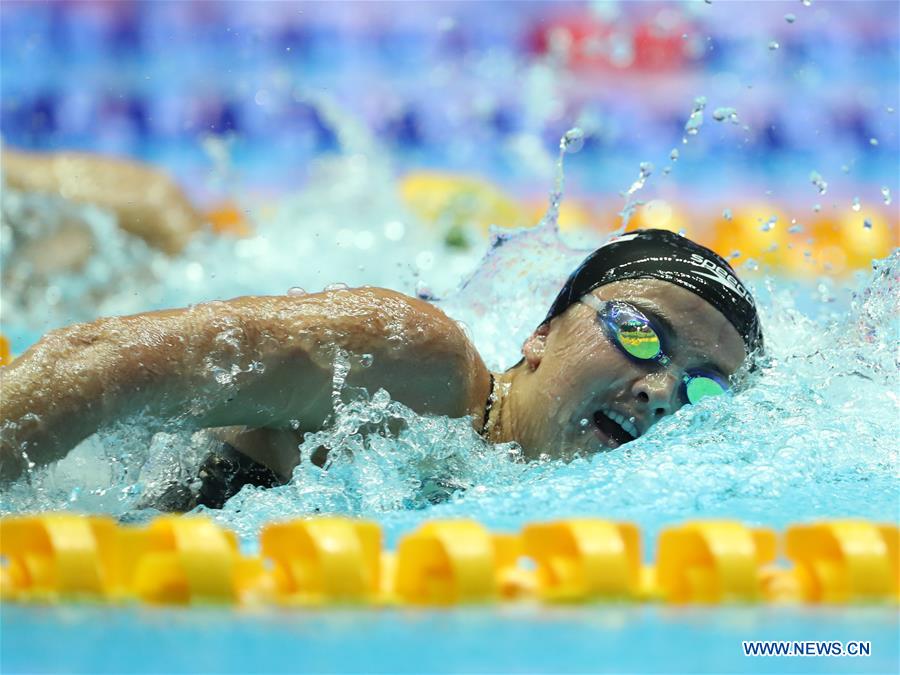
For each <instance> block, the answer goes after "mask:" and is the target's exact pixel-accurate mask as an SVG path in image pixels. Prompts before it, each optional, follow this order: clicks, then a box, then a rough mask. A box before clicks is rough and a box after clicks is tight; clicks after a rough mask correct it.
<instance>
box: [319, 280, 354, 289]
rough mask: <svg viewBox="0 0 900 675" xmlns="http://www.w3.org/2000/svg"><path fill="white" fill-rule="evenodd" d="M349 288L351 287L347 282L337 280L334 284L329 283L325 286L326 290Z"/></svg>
mask: <svg viewBox="0 0 900 675" xmlns="http://www.w3.org/2000/svg"><path fill="white" fill-rule="evenodd" d="M348 288H350V287H349V286H348V285H347V284H345V283H344V282H343V281H337V282H335V283H333V284H328V285H327V286H326V287H325V290H326V291H346V290H347V289H348Z"/></svg>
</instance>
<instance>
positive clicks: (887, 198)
mask: <svg viewBox="0 0 900 675" xmlns="http://www.w3.org/2000/svg"><path fill="white" fill-rule="evenodd" d="M881 196H882V198H883V199H884V203H885V204H890V203H891V201H892V200H891V189H890V188H889V187H887V186H885V187H883V188H881Z"/></svg>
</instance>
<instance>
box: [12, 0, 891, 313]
mask: <svg viewBox="0 0 900 675" xmlns="http://www.w3.org/2000/svg"><path fill="white" fill-rule="evenodd" d="M0 19H2V28H0V38H2V46H0V57H2V64H0V78H2V104H0V132H2V138H3V143H4V145H5V147H12V148H18V149H25V150H34V151H57V150H82V151H89V152H96V153H104V154H110V155H116V156H123V157H128V158H133V159H138V160H142V161H145V162H149V163H151V164H153V165H155V166H157V167H160V168H162V169H164V170H165V171H166V172H168V173H169V174H171V175H172V176H173V177H174V178H175V179H176V180H177V181H178V183H179V185H180V186H181V187H182V188H183V189H184V190H185V191H186V193H187V195H188V196H189V198H190V200H191V201H192V202H193V203H194V204H195V205H197V208H198V209H200V211H201V213H202V214H203V218H204V220H205V222H206V227H207V233H206V234H204V237H206V240H205V241H206V242H207V243H206V244H205V245H204V246H199V245H195V246H194V247H193V248H190V247H189V248H188V249H187V251H186V252H184V253H182V254H181V260H182V261H183V262H184V264H183V265H180V266H176V267H177V269H176V268H175V267H172V266H171V265H172V264H173V263H172V262H171V260H170V259H165V260H157V261H156V262H155V263H154V264H155V267H153V269H150V268H149V267H148V268H147V269H146V270H145V272H146V274H144V275H143V276H142V277H141V281H140V289H139V290H140V292H141V293H140V294H141V300H140V302H131V303H129V302H126V301H123V300H122V297H121V296H122V294H123V289H122V288H121V287H119V288H116V289H115V290H114V291H111V290H109V288H108V286H109V283H110V279H113V278H118V276H119V273H118V272H117V271H116V269H118V270H119V272H120V271H121V269H127V270H130V272H131V273H132V276H134V275H135V274H137V271H138V268H139V267H141V265H137V264H136V263H135V261H136V260H147V259H149V258H148V257H147V255H144V254H143V253H140V252H137V253H135V252H132V253H131V254H128V255H126V254H125V253H123V251H124V250H125V248H127V246H129V245H130V244H128V243H127V242H125V243H120V244H116V245H112V244H110V243H109V242H110V241H111V238H114V237H115V236H118V235H113V234H111V233H110V232H108V231H106V230H104V231H103V232H100V230H102V227H100V225H98V223H99V221H98V220H97V219H96V218H94V217H93V216H91V217H87V220H88V221H91V222H92V227H93V230H94V236H95V239H96V238H99V239H104V240H105V242H106V243H99V242H95V245H94V250H95V256H100V257H101V258H103V259H104V261H105V262H104V263H102V264H101V263H97V262H94V263H93V264H94V266H95V268H94V269H93V270H91V269H87V270H84V269H83V270H81V272H80V273H79V275H77V277H78V279H79V281H78V282H77V283H76V282H75V281H74V280H73V279H72V278H70V279H68V280H62V279H61V278H58V277H57V278H53V277H52V275H50V276H48V277H47V278H46V279H44V280H43V281H41V282H40V283H38V279H37V277H36V276H35V271H34V269H30V270H27V271H22V270H15V269H13V268H15V266H16V259H14V256H13V255H12V254H11V251H13V249H16V250H21V241H20V240H21V237H22V235H21V234H19V235H18V236H19V239H15V237H14V236H13V235H10V234H8V233H7V235H5V237H4V240H3V242H4V251H5V252H4V264H5V267H6V271H5V277H4V281H5V285H6V286H7V292H6V294H5V296H6V297H5V298H4V304H5V306H6V307H7V317H6V320H7V323H9V319H10V311H9V307H10V305H11V304H12V305H13V309H14V313H15V315H16V317H18V318H22V317H25V318H26V319H28V322H29V323H31V324H32V325H35V324H40V325H41V326H43V327H47V326H48V325H50V324H52V323H59V322H60V321H63V320H67V319H69V320H70V319H77V318H84V316H86V315H89V314H91V313H94V314H96V313H97V312H98V311H107V312H111V311H129V310H135V311H136V310H137V309H143V308H146V306H150V305H160V304H167V303H168V304H181V301H184V300H189V301H193V300H195V299H203V298H205V297H213V296H221V295H223V294H228V293H231V292H271V291H273V290H277V292H284V290H285V287H284V284H285V283H288V282H289V279H288V277H289V276H290V274H292V273H293V274H297V275H298V280H297V281H296V283H297V284H300V285H303V286H304V287H307V286H310V285H311V286H315V285H316V284H319V283H320V282H321V283H322V284H324V283H330V282H333V281H345V282H349V283H362V282H366V283H381V284H384V285H393V286H398V287H401V289H402V290H409V289H411V288H414V287H415V285H416V284H420V283H426V282H427V284H429V285H431V286H437V287H441V286H443V287H452V286H453V284H454V283H457V282H458V280H459V279H460V278H461V277H462V276H463V275H464V274H465V273H466V272H467V271H468V270H471V269H472V268H473V265H475V264H476V262H477V260H478V258H479V257H480V255H481V253H483V250H484V243H486V241H487V237H486V231H487V228H488V226H489V225H491V224H494V225H497V226H499V227H519V226H527V225H533V224H535V223H537V222H538V221H539V220H540V217H541V215H542V214H543V213H544V211H545V210H546V205H547V195H548V193H549V191H550V190H551V188H552V187H553V183H554V177H555V171H556V155H557V148H558V144H559V139H560V137H561V136H562V134H564V133H565V132H566V131H567V130H568V129H570V128H572V127H579V128H580V129H581V130H582V131H583V133H584V139H583V147H582V148H581V150H580V152H578V154H574V155H572V156H571V157H569V158H567V164H566V186H567V187H566V199H565V201H564V204H563V210H562V214H561V217H560V226H561V229H562V230H563V232H564V233H568V234H571V235H573V236H574V237H575V238H576V239H578V238H579V237H581V238H580V239H579V240H580V241H586V240H588V241H590V240H592V238H593V239H596V240H600V239H601V238H602V236H603V235H605V234H606V233H608V232H611V231H613V230H615V229H616V228H619V227H622V226H623V225H624V226H627V227H629V228H630V227H639V226H655V227H665V228H669V229H673V230H683V231H685V232H686V233H687V234H689V235H691V236H693V237H696V238H697V239H699V240H700V241H701V242H703V243H706V244H707V245H710V246H712V247H714V248H715V249H716V250H717V251H718V252H720V253H721V254H722V255H725V256H731V257H732V258H733V262H734V264H735V265H736V266H742V267H743V270H744V273H747V274H749V273H752V272H754V271H755V270H757V269H758V268H760V267H762V269H763V270H767V271H771V272H774V273H776V274H778V275H781V276H794V277H803V278H807V279H814V278H816V277H818V276H820V275H827V276H828V277H829V278H832V279H840V278H843V277H846V276H847V275H848V274H850V273H851V272H852V271H853V270H857V269H862V268H867V267H868V266H869V263H870V261H871V260H872V259H873V258H878V257H884V256H886V255H887V254H888V253H889V252H890V250H891V249H892V248H893V247H895V246H896V245H897V243H898V217H897V209H896V204H895V203H893V199H894V198H895V197H896V195H897V194H898V191H900V184H898V183H900V173H898V172H900V168H898V167H900V162H898V157H900V153H898V142H900V141H898V113H897V108H898V107H900V105H898V86H897V83H898V81H900V65H898V64H900V53H898V26H900V4H898V3H897V2H890V1H885V2H881V1H872V2H867V1H858V2H826V1H823V0H802V1H801V0H791V1H790V2H725V1H722V0H714V1H712V2H707V1H705V0H685V1H680V2H612V1H610V2H599V1H598V2H494V3H492V2H479V3H469V2H419V3H406V2H404V3H400V2H397V3H392V2H332V3H324V2H322V3H317V2H310V3H305V2H302V3H295V2H265V1H259V2H249V1H247V2H215V1H208V2H207V1H204V2H188V1H183V2H126V1H122V2H103V1H87V0H67V1H59V2H16V1H9V0H7V1H5V2H3V4H2V5H0ZM6 193H7V199H6V202H7V208H5V220H6V225H7V226H10V222H11V221H13V220H16V217H15V216H14V215H10V214H11V213H12V211H14V210H15V209H14V208H12V207H11V206H10V204H11V201H10V199H11V197H10V196H9V194H8V193H9V190H7V191H6ZM292 200H293V201H292ZM298 200H299V201H298ZM43 206H46V205H43ZM19 220H21V219H19ZM44 220H45V221H46V220H47V219H46V218H45V219H44ZM276 223H277V224H276ZM98 228H99V229H98ZM21 229H22V228H21V227H19V230H21ZM300 231H302V232H300ZM104 232H105V234H104ZM303 232H305V233H306V234H307V235H309V236H310V237H312V236H313V235H314V238H313V239H310V238H309V237H307V238H306V239H303V238H302V237H303V236H305V235H303V234H302V233H303ZM210 237H224V238H226V239H227V240H228V242H227V244H216V243H210V240H209V238H210ZM298 237H301V238H300V239H298ZM14 240H15V241H18V242H19V243H17V244H13V243H11V242H13V241H14ZM326 240H327V242H326ZM323 242H324V243H323ZM410 242H412V243H410ZM406 244H409V245H406ZM223 246H224V247H227V250H228V253H227V254H226V253H224V251H225V249H224V248H223ZM123 247H125V248H123ZM316 247H319V248H316ZM322 247H324V248H322ZM339 249H341V250H343V251H344V254H343V257H342V254H341V253H340V252H338V253H335V254H334V255H333V256H331V253H329V254H328V255H327V256H326V258H327V259H328V260H330V261H331V263H332V264H329V265H327V266H326V268H325V269H322V268H321V266H320V267H318V268H317V270H316V272H317V274H315V275H312V276H311V277H310V275H309V274H306V275H305V276H304V274H303V273H300V272H298V265H297V261H298V257H299V258H300V259H304V260H309V259H310V258H309V256H310V255H312V254H320V253H321V252H322V251H331V252H334V251H339ZM287 251H290V252H291V255H289V256H287V254H286V252H287ZM382 254H383V255H382ZM148 255H149V254H148ZM279 255H281V256H287V257H286V259H285V260H284V261H283V264H281V263H279V261H278V256H279ZM223 256H224V257H225V258H227V260H228V265H227V266H226V268H225V269H224V270H219V271H218V272H217V271H216V269H215V266H216V261H217V260H218V261H221V260H222V259H223ZM329 256H331V257H329ZM392 256H393V257H392ZM361 257H362V258H366V260H363V261H362V262H364V263H366V264H365V265H363V266H360V265H358V263H359V262H360V258H361ZM373 257H375V258H379V257H381V262H382V263H383V264H385V265H390V266H392V268H402V269H401V270H400V271H397V270H396V269H393V270H392V271H391V272H390V273H389V274H388V273H376V272H375V271H374V270H373V268H372V267H370V266H368V263H370V262H372V259H373ZM113 261H118V262H113ZM191 264H193V266H191ZM98 265H100V266H101V267H102V265H106V268H103V269H100V267H97V266H98ZM110 265H112V266H113V267H115V266H116V265H118V268H116V269H109V266H110ZM237 267H240V268H241V270H242V271H241V272H240V273H238V272H236V271H235V269H236V268H237ZM300 267H304V266H303V265H301V266H300ZM306 267H308V265H306ZM362 267H365V269H362ZM279 269H283V273H280V272H279V271H278V270H279ZM739 269H741V267H739ZM222 272H225V273H227V275H228V276H229V277H230V278H231V282H226V281H224V280H222V279H221V275H222ZM357 272H358V273H357ZM217 273H218V274H219V281H210V279H211V278H212V277H213V276H215V275H216V274H217ZM235 274H243V275H244V277H242V279H243V281H240V282H239V280H237V279H236V278H235V277H234V276H233V275H235ZM138 276H140V275H138ZM13 277H15V278H13ZM88 277H91V278H92V279H93V281H86V279H88ZM160 277H166V279H167V281H165V282H164V283H163V287H164V288H163V287H160V286H159V284H157V285H154V283H151V281H152V279H157V280H158V279H159V278H160ZM176 280H177V281H176ZM268 282H271V287H272V288H271V289H270V288H269V283H268ZM86 283H87V284H88V285H89V286H90V288H89V289H88V290H89V291H90V293H89V295H90V297H91V300H90V301H89V305H90V306H89V308H87V307H84V306H83V304H84V302H86V300H85V295H84V294H85V292H86V291H85V284H86ZM293 283H294V282H293V281H291V282H290V285H293ZM17 284H18V285H17ZM73 284H74V285H73ZM104 284H106V288H107V289H106V290H105V291H103V292H100V291H99V290H98V289H100V288H101V287H102V286H103V285H104ZM166 284H168V286H167V287H166ZM26 286H27V288H26ZM36 286H40V292H39V296H40V297H37V295H35V293H36V290H35V287H36ZM126 286H127V284H126ZM160 288H161V289H162V290H160ZM12 289H19V290H18V291H15V293H14V292H13V290H12ZM48 289H51V290H50V291H49V294H48ZM52 289H55V290H52ZM67 289H73V290H71V293H70V290H67ZM127 290H128V293H130V294H131V295H134V294H135V293H137V290H136V289H132V288H130V287H129V288H128V289H127ZM116 294H118V300H115V298H113V299H112V300H111V296H115V295H116ZM13 295H15V297H14V298H13V297H12V296H13ZM25 296H28V298H27V300H23V298H25ZM113 300H115V301H113ZM79 303H81V304H79ZM98 303H100V304H98ZM103 303H105V304H103ZM54 308H56V309H54ZM57 310H59V311H58V312H57V316H56V318H48V317H51V316H52V315H53V311H57Z"/></svg>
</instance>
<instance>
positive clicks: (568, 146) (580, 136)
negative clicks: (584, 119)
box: [560, 127, 584, 154]
mask: <svg viewBox="0 0 900 675" xmlns="http://www.w3.org/2000/svg"><path fill="white" fill-rule="evenodd" d="M582 147H584V131H582V130H581V128H580V127H573V128H571V129H569V130H568V131H567V132H566V133H565V134H564V135H563V137H562V141H561V143H560V148H561V149H562V150H564V151H565V152H567V153H569V154H574V153H576V152H578V151H579V150H581V148H582Z"/></svg>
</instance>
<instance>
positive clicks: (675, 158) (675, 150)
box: [669, 148, 680, 162]
mask: <svg viewBox="0 0 900 675" xmlns="http://www.w3.org/2000/svg"><path fill="white" fill-rule="evenodd" d="M679 155H680V153H679V152H678V148H672V152H670V153H669V159H671V160H672V161H673V162H677V161H678V157H679Z"/></svg>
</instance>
